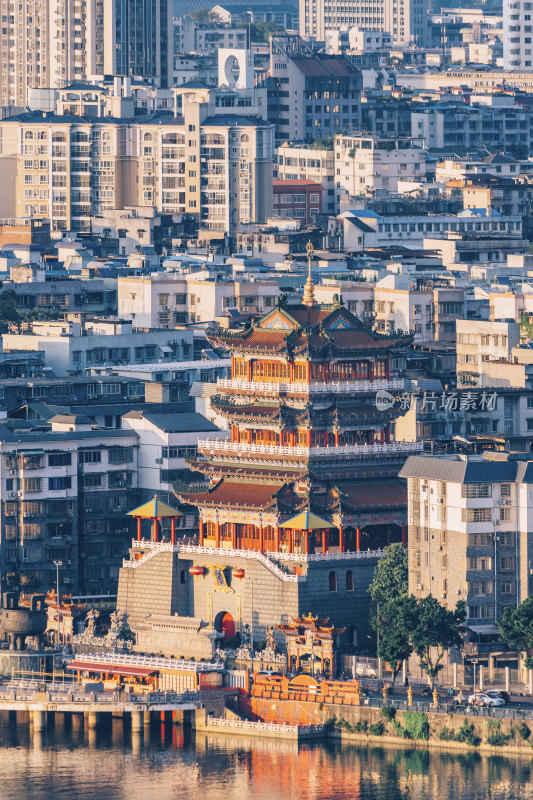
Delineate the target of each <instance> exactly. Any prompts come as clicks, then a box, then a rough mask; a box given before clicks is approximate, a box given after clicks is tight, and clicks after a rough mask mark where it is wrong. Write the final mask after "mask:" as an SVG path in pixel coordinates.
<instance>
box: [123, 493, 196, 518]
mask: <svg viewBox="0 0 533 800" xmlns="http://www.w3.org/2000/svg"><path fill="white" fill-rule="evenodd" d="M127 516H129V517H141V518H143V519H157V518H158V517H182V516H183V514H182V513H181V511H178V510H177V509H176V508H172V506H168V505H167V504H166V503H163V502H162V501H161V500H160V499H159V498H158V497H157V495H156V496H155V497H154V498H153V500H149V502H148V503H144V505H142V506H138V508H134V509H133V511H128V512H127Z"/></svg>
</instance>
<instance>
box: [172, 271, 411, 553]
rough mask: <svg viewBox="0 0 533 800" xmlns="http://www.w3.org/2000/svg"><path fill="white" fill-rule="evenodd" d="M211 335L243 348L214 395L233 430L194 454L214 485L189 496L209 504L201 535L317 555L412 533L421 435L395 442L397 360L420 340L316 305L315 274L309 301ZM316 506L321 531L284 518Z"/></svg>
mask: <svg viewBox="0 0 533 800" xmlns="http://www.w3.org/2000/svg"><path fill="white" fill-rule="evenodd" d="M209 338H210V340H211V341H212V343H213V344H214V345H216V346H218V347H221V348H224V349H225V350H228V351H229V352H230V353H231V357H232V370H231V379H227V380H219V381H218V387H217V394H215V395H214V396H213V397H212V399H211V403H212V407H213V409H214V410H216V411H217V412H218V414H220V415H222V416H224V417H225V418H226V419H227V420H228V423H229V425H230V431H231V434H230V436H229V438H228V439H225V438H219V439H215V440H203V441H200V442H199V447H198V451H199V456H200V458H198V459H197V460H195V461H191V462H189V463H190V465H191V467H192V468H193V469H195V470H198V471H200V472H202V473H204V474H205V475H208V476H209V478H210V480H211V487H210V488H209V490H208V491H205V492H202V493H200V494H181V493H180V495H179V497H180V499H181V500H182V501H185V502H188V503H191V504H193V505H195V506H197V508H198V510H199V516H200V526H199V527H200V545H206V546H211V547H215V548H232V549H233V550H257V551H261V552H271V553H280V554H281V553H300V554H306V553H308V554H311V553H318V552H327V551H329V552H332V553H333V552H345V551H358V550H360V549H365V550H366V549H368V548H376V547H380V546H382V545H385V544H387V543H390V542H391V541H398V540H400V539H403V540H404V541H405V530H406V528H405V525H406V517H405V515H406V492H405V489H404V487H403V486H402V485H401V484H400V482H399V481H398V479H397V477H396V476H397V474H398V471H399V469H400V468H401V466H402V464H403V463H404V461H405V458H406V457H407V453H408V451H409V450H410V449H417V448H418V447H419V445H417V444H416V443H409V444H407V443H398V442H395V439H394V425H395V420H396V419H397V418H398V416H399V415H401V414H402V413H404V412H403V411H402V410H401V408H402V406H401V403H400V401H399V397H400V395H401V394H402V393H403V392H404V391H405V383H404V381H403V380H402V379H399V378H398V377H397V375H396V371H397V367H396V365H397V364H398V363H399V362H401V357H402V353H403V351H404V349H405V347H406V346H407V345H408V344H409V343H410V341H411V338H410V337H408V336H400V335H397V336H384V335H380V334H377V333H374V332H372V331H371V330H369V328H368V327H367V326H366V325H365V324H364V323H363V322H361V320H359V319H358V318H357V317H355V316H354V315H353V314H352V313H350V312H349V311H348V310H347V309H346V308H344V307H343V306H342V305H340V304H337V305H319V304H317V303H315V301H314V292H313V285H312V282H311V281H310V280H308V283H307V285H306V289H305V292H304V302H303V303H301V304H298V305H290V304H288V303H280V304H279V305H278V306H277V307H276V308H274V309H273V310H272V311H271V312H270V313H268V314H267V315H266V316H264V317H263V318H262V319H260V320H259V321H258V322H255V323H254V322H252V323H251V324H250V325H249V327H247V328H246V329H244V330H239V331H237V332H235V331H227V330H221V329H219V330H217V331H216V332H215V333H213V334H211V335H210V337H209ZM304 510H308V511H310V512H312V515H313V516H312V519H314V523H313V525H312V526H310V528H309V529H307V530H306V529H304V527H302V523H301V521H298V522H295V525H294V528H293V527H291V526H287V525H286V524H285V525H284V523H287V521H290V520H291V519H293V518H295V519H296V518H297V516H298V514H299V513H300V512H302V511H304ZM316 517H318V518H319V520H321V522H320V521H319V522H317V521H316ZM328 525H329V526H330V527H329V528H328V527H327V526H328Z"/></svg>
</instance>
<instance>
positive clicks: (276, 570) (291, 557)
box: [123, 541, 383, 583]
mask: <svg viewBox="0 0 533 800" xmlns="http://www.w3.org/2000/svg"><path fill="white" fill-rule="evenodd" d="M132 546H133V549H134V550H135V549H142V550H144V551H147V552H144V554H143V557H142V558H139V559H137V560H132V561H127V560H124V562H123V566H124V567H126V568H127V569H135V568H136V567H139V566H140V565H141V564H144V563H145V562H146V561H148V560H149V559H150V558H153V557H154V556H155V555H157V554H158V553H162V552H168V551H173V552H176V553H191V554H193V555H206V556H225V557H226V558H229V557H232V558H244V559H248V560H255V561H260V562H261V563H262V564H263V565H264V566H265V567H266V568H267V569H268V570H270V572H272V573H273V574H274V575H276V577H278V578H279V579H280V580H282V581H285V582H289V583H303V582H305V581H306V580H307V577H306V576H305V575H294V574H293V573H292V572H285V571H284V570H283V569H282V568H281V567H280V566H279V564H277V563H276V562H278V561H297V562H299V563H300V564H302V563H307V562H317V561H339V560H341V561H350V560H353V559H363V558H381V556H382V555H383V550H359V551H347V552H344V553H338V552H335V551H332V552H328V553H311V554H309V555H307V554H305V553H283V552H270V551H269V552H267V553H266V554H265V553H260V552H259V551H257V550H237V549H234V548H230V547H205V546H200V545H181V544H170V542H149V541H142V542H138V541H134V542H133V543H132Z"/></svg>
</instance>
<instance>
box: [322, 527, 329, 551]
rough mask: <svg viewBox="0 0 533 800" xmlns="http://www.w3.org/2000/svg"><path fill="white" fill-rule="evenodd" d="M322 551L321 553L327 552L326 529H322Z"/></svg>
mask: <svg viewBox="0 0 533 800" xmlns="http://www.w3.org/2000/svg"><path fill="white" fill-rule="evenodd" d="M322 552H323V553H327V552H328V531H327V530H324V531H322Z"/></svg>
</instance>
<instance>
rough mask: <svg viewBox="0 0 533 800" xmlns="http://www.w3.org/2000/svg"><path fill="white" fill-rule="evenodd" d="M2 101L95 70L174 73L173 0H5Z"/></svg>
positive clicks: (10, 102) (18, 102)
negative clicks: (171, 6)
mask: <svg viewBox="0 0 533 800" xmlns="http://www.w3.org/2000/svg"><path fill="white" fill-rule="evenodd" d="M0 19H1V34H2V35H1V37H0V105H3V106H25V105H27V93H28V89H30V88H45V87H54V88H56V87H61V86H65V85H67V84H68V83H70V82H72V81H83V80H87V79H88V78H90V77H91V76H94V75H103V74H104V73H105V74H110V75H124V76H128V77H133V76H135V77H142V78H144V79H145V80H147V81H149V82H153V83H155V84H156V85H159V86H167V85H168V83H169V77H170V76H171V75H172V69H171V66H172V46H171V43H172V36H171V32H172V16H171V9H170V0H0Z"/></svg>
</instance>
